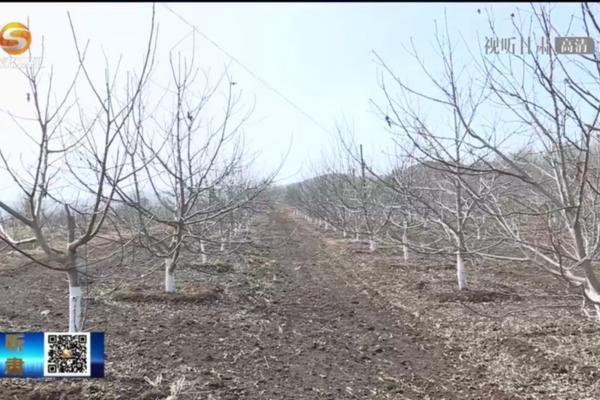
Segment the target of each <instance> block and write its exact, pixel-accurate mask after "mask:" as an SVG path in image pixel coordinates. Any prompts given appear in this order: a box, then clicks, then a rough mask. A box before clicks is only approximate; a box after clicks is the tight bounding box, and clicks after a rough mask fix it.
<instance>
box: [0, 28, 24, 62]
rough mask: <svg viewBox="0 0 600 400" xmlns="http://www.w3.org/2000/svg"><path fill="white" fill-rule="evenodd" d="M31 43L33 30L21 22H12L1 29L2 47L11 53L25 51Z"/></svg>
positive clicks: (0, 41) (0, 40)
mask: <svg viewBox="0 0 600 400" xmlns="http://www.w3.org/2000/svg"><path fill="white" fill-rule="evenodd" d="M29 45H31V32H30V31H29V28H27V27H26V26H25V25H23V24H22V23H20V22H10V23H8V24H6V25H4V27H3V28H2V30H1V31H0V47H2V49H3V50H4V51H5V52H7V53H8V54H10V55H13V56H17V55H19V54H23V53H25V52H26V51H27V50H28V49H29Z"/></svg>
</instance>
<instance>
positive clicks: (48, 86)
mask: <svg viewBox="0 0 600 400" xmlns="http://www.w3.org/2000/svg"><path fill="white" fill-rule="evenodd" d="M69 22H70V25H71V31H72V34H73V40H74V44H75V49H76V51H77V56H78V58H77V66H78V68H77V72H76V74H75V76H74V78H73V80H72V82H71V84H70V86H69V87H67V88H66V90H65V91H64V93H63V94H62V95H61V97H58V95H57V93H56V92H55V89H54V88H53V86H52V83H53V79H52V78H53V70H52V69H51V70H50V73H49V75H48V76H44V74H43V73H42V72H43V70H42V63H40V65H39V66H37V67H36V66H27V67H25V68H23V69H22V70H21V72H22V73H23V76H24V77H25V79H26V80H27V83H28V85H29V90H30V92H31V99H32V102H31V104H32V107H33V112H34V115H35V125H36V129H35V130H33V129H31V126H30V125H31V124H30V125H27V121H26V119H23V118H19V117H17V116H15V115H13V114H12V113H10V112H9V115H10V116H11V117H12V120H13V121H14V123H15V125H16V126H18V127H19V128H20V129H21V131H22V132H23V133H24V134H25V135H26V136H27V137H28V138H29V139H30V140H31V141H32V142H33V143H35V146H36V161H35V163H34V165H33V166H32V168H31V169H30V170H27V171H20V170H19V169H18V167H16V166H15V163H12V162H11V160H10V157H9V155H8V154H6V153H5V152H2V151H1V150H0V159H1V161H2V165H3V167H4V170H5V171H6V172H7V173H8V174H9V175H10V177H11V178H12V180H13V181H14V183H15V185H16V187H17V188H18V189H19V190H20V191H21V193H22V195H23V198H24V200H25V201H24V206H23V207H20V208H16V207H13V206H11V205H10V204H9V203H8V202H7V201H3V200H0V208H1V209H2V210H4V211H5V212H6V213H8V214H9V215H10V216H11V217H12V218H13V219H14V220H16V221H18V222H19V224H20V225H21V227H22V228H23V229H24V230H26V231H27V232H28V235H27V236H26V237H22V238H19V239H16V238H14V237H12V236H11V235H10V234H9V232H8V231H7V230H6V229H3V228H1V227H0V239H1V240H2V241H3V242H4V243H6V244H7V245H8V246H10V247H11V248H12V249H13V250H15V251H17V252H19V253H20V254H22V255H23V256H24V257H26V258H27V259H29V260H30V261H33V262H34V263H35V264H37V265H39V266H43V267H46V268H48V269H51V270H56V271H62V272H64V273H66V275H67V277H68V281H69V331H81V330H83V323H84V320H83V310H84V308H85V304H84V300H83V296H82V290H81V286H82V284H83V278H84V277H83V275H82V274H85V270H86V269H87V266H88V265H89V264H90V263H91V262H92V261H91V260H89V259H87V258H86V255H87V252H86V251H84V249H85V248H86V247H87V246H99V245H100V244H99V243H98V240H100V239H101V238H100V236H101V235H100V233H101V230H102V227H103V226H104V225H105V222H106V220H107V216H108V213H109V210H110V205H111V201H112V199H113V197H114V194H115V190H116V184H117V183H118V182H119V181H120V180H121V179H123V178H124V177H123V174H122V173H123V168H124V151H123V149H122V148H121V146H120V144H121V140H120V139H119V137H120V135H121V134H122V133H123V132H124V127H125V126H126V125H127V124H128V121H129V119H130V118H131V115H132V111H133V110H134V108H135V106H136V104H137V103H138V101H139V99H140V93H141V91H142V87H143V86H144V85H145V83H146V79H147V77H148V73H149V71H150V69H151V66H152V58H153V49H154V43H155V36H156V33H155V22H154V7H153V8H152V20H151V23H150V32H149V37H148V42H147V46H146V48H145V51H144V56H143V58H142V65H141V70H140V71H139V73H138V75H137V79H133V78H132V76H133V75H127V82H126V84H127V85H126V87H127V89H126V90H125V93H124V94H122V93H119V91H118V90H117V89H116V86H117V85H118V84H120V83H121V81H119V80H118V77H119V74H118V73H115V74H113V75H112V76H111V74H110V73H109V70H108V65H107V67H106V71H105V72H106V74H105V79H104V82H103V83H102V84H98V83H96V82H95V81H94V77H93V76H92V74H91V72H90V70H89V69H88V67H87V65H86V60H85V57H86V52H87V45H86V46H85V47H84V48H81V47H80V44H79V43H78V41H77V35H76V31H75V27H74V25H73V23H72V21H71V18H70V16H69ZM117 70H118V69H117ZM44 79H47V83H45V84H44ZM81 80H83V85H84V87H87V90H88V93H89V94H90V97H91V98H92V99H93V100H94V101H95V102H96V103H95V105H93V106H90V105H87V104H83V103H81V102H80V101H79V100H78V99H79V98H78V96H76V94H75V88H76V87H77V85H78V83H79V81H81ZM86 94H87V93H86ZM56 97H58V100H56V101H53V100H52V99H54V98H56ZM74 111H75V114H76V115H75V118H72V117H71V115H72V114H73V112H74ZM109 177H110V179H109ZM66 182H68V184H72V185H73V186H71V187H72V191H70V190H68V189H67V190H65V188H64V186H63V185H64V183H66ZM58 207H60V208H61V209H62V212H58V213H57V214H56V216H62V217H63V220H62V221H61V223H60V224H59V225H58V224H50V223H49V222H48V218H47V215H46V212H47V211H48V210H50V209H54V210H55V211H56V209H57V208H58ZM94 239H97V240H94ZM32 242H35V244H36V246H37V248H36V249H34V250H32V249H30V248H25V247H23V245H24V244H26V243H32ZM38 249H39V250H41V253H40V251H39V250H38ZM105 254H106V253H105ZM97 261H98V260H96V261H95V262H97Z"/></svg>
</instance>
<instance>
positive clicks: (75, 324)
mask: <svg viewBox="0 0 600 400" xmlns="http://www.w3.org/2000/svg"><path fill="white" fill-rule="evenodd" d="M72 260H74V262H73V264H72V265H74V268H73V269H70V270H69V271H68V273H67V276H68V277H69V332H82V331H83V294H82V290H81V285H80V282H81V276H80V275H81V274H80V273H79V267H80V264H79V260H78V259H77V257H76V256H74V257H72Z"/></svg>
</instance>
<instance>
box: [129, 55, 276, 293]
mask: <svg viewBox="0 0 600 400" xmlns="http://www.w3.org/2000/svg"><path fill="white" fill-rule="evenodd" d="M169 59H170V71H171V78H172V81H171V85H170V87H171V88H172V89H168V91H167V92H166V93H165V96H163V97H162V98H161V103H160V105H163V108H162V109H156V110H155V109H154V108H152V109H151V108H150V107H149V106H148V104H144V102H140V103H139V106H138V107H137V109H136V111H135V113H134V121H133V123H131V124H130V125H129V126H128V132H127V135H126V137H127V139H126V140H125V142H126V143H128V144H129V146H128V154H127V155H128V159H129V163H128V164H129V168H130V171H131V172H130V175H131V179H130V180H128V181H127V182H123V184H122V185H118V187H117V192H118V194H119V199H120V201H122V202H124V204H126V205H127V206H128V207H130V208H131V209H133V210H134V211H135V215H136V217H135V218H133V219H130V220H129V221H130V222H131V223H132V225H131V226H130V228H131V229H133V230H134V231H135V232H136V234H137V237H138V238H139V240H138V243H139V244H140V245H141V246H142V247H143V248H145V249H146V250H147V251H148V252H149V254H150V255H151V256H153V257H157V258H159V259H161V260H164V265H165V291H166V292H168V293H172V292H175V291H176V285H175V271H176V268H177V266H178V263H179V262H180V261H181V260H182V258H183V257H184V255H186V254H187V255H189V256H192V255H195V257H198V256H200V257H201V258H202V261H203V263H206V262H207V254H209V250H208V248H207V247H208V245H209V244H211V243H215V242H216V243H219V244H220V249H221V250H223V251H225V242H226V241H227V238H226V237H219V234H222V235H229V239H230V240H229V244H234V243H235V237H236V235H238V234H239V232H240V225H243V224H247V217H248V212H249V210H250V208H249V205H250V203H251V202H252V201H253V200H254V199H256V197H257V196H258V195H259V194H260V193H262V192H263V191H264V190H265V189H266V188H267V187H268V186H269V184H270V182H271V180H272V177H268V178H266V179H248V178H247V175H248V173H247V171H249V170H250V167H249V165H248V163H249V161H248V160H247V159H246V158H245V157H244V152H243V137H242V132H241V129H242V127H243V124H244V122H245V121H246V120H247V118H248V116H249V112H248V113H246V114H244V115H242V116H241V117H238V116H237V115H236V114H237V112H238V106H239V100H240V94H239V92H237V91H236V90H235V87H234V83H233V82H231V79H230V78H229V76H228V75H227V73H223V74H222V76H221V77H220V79H219V80H218V82H217V84H215V85H211V84H210V79H209V78H210V77H209V76H208V75H207V74H202V73H201V70H200V69H199V68H197V67H196V65H195V56H194V54H192V56H191V59H183V58H181V57H178V58H177V59H174V58H173V56H172V55H171V56H170V58H169ZM202 78H204V79H202ZM223 87H225V90H224V98H223V100H224V102H223V109H222V111H214V107H219V106H220V103H219V99H218V96H219V95H220V94H222V93H220V92H219V90H220V89H222V88H223ZM160 105H159V106H160ZM211 107H212V108H211ZM213 111H214V113H213ZM244 171H246V172H245V173H244ZM238 218H239V219H238Z"/></svg>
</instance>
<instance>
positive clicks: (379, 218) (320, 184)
mask: <svg viewBox="0 0 600 400" xmlns="http://www.w3.org/2000/svg"><path fill="white" fill-rule="evenodd" d="M338 145H339V146H338V147H339V148H338V150H339V151H338V152H337V158H338V159H337V160H335V161H333V162H331V163H330V164H329V165H328V166H325V167H323V168H322V169H317V170H316V171H315V175H317V176H316V177H315V178H312V179H309V180H306V181H304V182H302V183H300V184H296V185H291V186H290V187H288V193H287V199H288V202H289V203H290V204H292V205H294V206H295V207H296V208H297V209H299V210H302V212H303V213H304V214H305V215H306V216H307V217H308V218H313V219H314V220H316V221H318V222H323V223H324V224H325V226H326V227H328V226H331V227H333V228H334V229H336V230H339V231H341V232H342V236H343V237H344V238H345V237H346V236H347V234H348V233H350V234H352V235H353V236H354V240H356V241H358V240H360V239H361V237H366V238H367V239H368V243H369V251H371V252H373V251H375V250H376V248H377V240H378V238H380V237H381V236H383V232H384V231H385V229H386V226H387V224H388V221H389V218H390V213H391V211H392V210H391V208H390V207H389V204H391V203H392V201H391V200H390V198H389V197H390V192H389V191H388V190H386V188H385V186H383V185H381V184H380V182H378V181H377V180H376V179H374V177H373V176H372V175H371V173H370V172H369V171H368V169H367V163H366V162H365V160H364V156H363V152H362V145H358V146H356V145H355V144H354V143H353V142H351V141H350V140H349V138H348V137H346V138H345V139H344V138H342V135H341V133H340V141H339V143H338Z"/></svg>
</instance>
